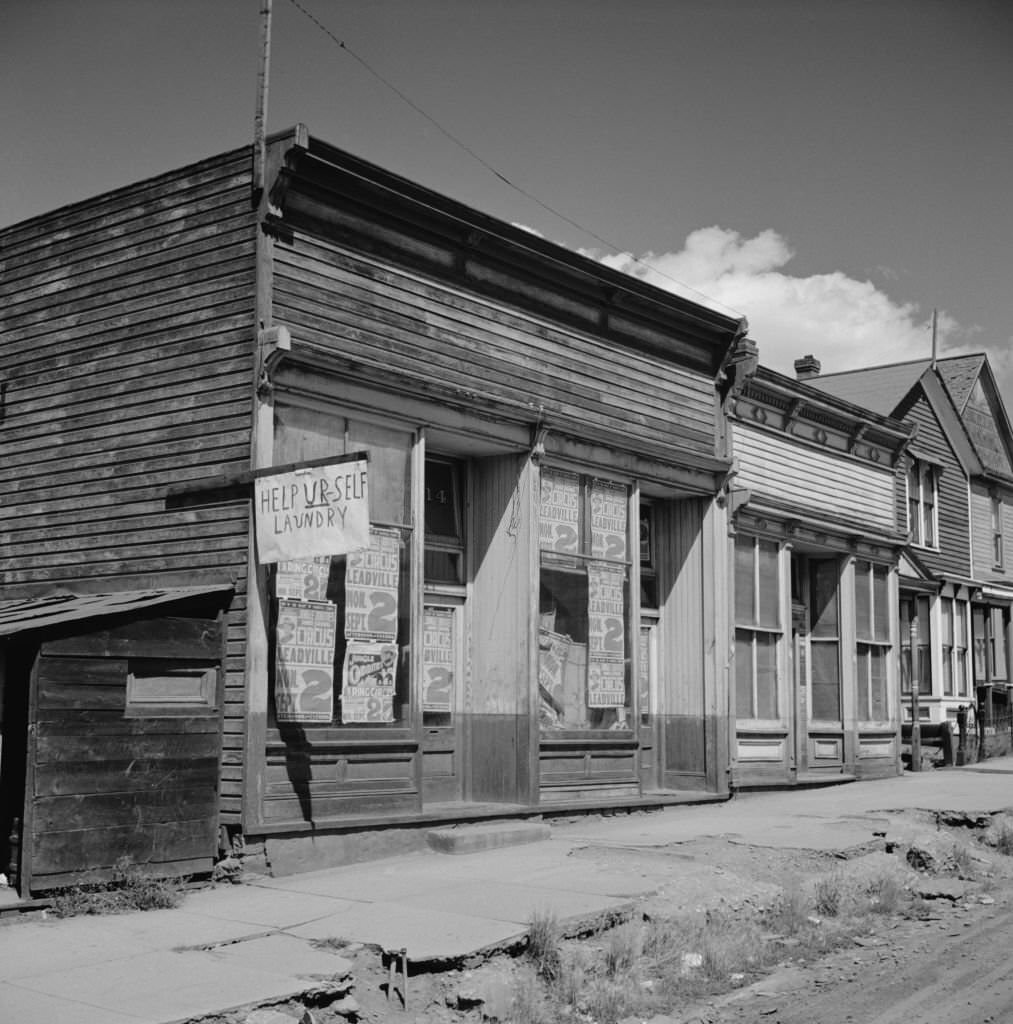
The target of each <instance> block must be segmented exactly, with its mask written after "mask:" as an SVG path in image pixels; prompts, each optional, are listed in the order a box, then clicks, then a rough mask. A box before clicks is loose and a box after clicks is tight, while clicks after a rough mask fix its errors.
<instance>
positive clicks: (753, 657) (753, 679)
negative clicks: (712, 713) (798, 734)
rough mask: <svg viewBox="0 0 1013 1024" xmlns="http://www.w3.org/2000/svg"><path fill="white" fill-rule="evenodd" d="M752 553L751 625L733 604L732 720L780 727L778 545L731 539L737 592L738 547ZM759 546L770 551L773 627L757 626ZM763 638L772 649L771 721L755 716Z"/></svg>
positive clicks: (781, 623) (781, 627) (753, 539)
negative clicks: (745, 698) (743, 691)
mask: <svg viewBox="0 0 1013 1024" xmlns="http://www.w3.org/2000/svg"><path fill="white" fill-rule="evenodd" d="M747 543H748V545H749V546H750V547H751V549H752V555H751V576H752V579H751V601H750V604H751V608H752V621H751V622H742V621H740V618H741V616H740V614H739V608H740V604H739V601H738V600H736V601H735V615H734V629H735V648H736V669H735V717H736V720H737V721H747V722H770V723H782V722H783V719H784V711H783V708H782V703H783V700H782V693H781V689H782V682H783V675H784V667H783V664H782V654H781V648H782V646H783V644H782V640H783V638H784V621H783V619H784V612H783V609H782V599H783V590H784V583H783V580H782V578H781V545H780V544H779V543H778V542H777V541H776V540H769V539H766V538H763V537H758V536H749V535H744V536H737V537H736V538H735V542H734V546H735V548H736V557H735V559H734V563H735V586H736V588H738V585H739V568H738V566H739V560H738V555H737V552H738V549H739V547H740V545H745V544H747ZM761 545H769V546H770V547H772V548H773V549H774V567H775V572H774V579H775V580H776V584H777V592H776V594H775V595H774V610H775V622H774V624H773V625H764V624H762V623H761V622H760V619H761V617H762V616H761V614H760V610H761V605H760V594H761V591H760V582H761V581H760V576H761V573H760V554H759V553H760V547H761ZM741 636H747V637H748V645H749V656H750V664H749V683H750V699H749V711H750V712H751V713H750V714H748V715H744V714H742V711H741V709H740V705H739V700H740V679H741V677H740V675H739V673H740V671H741V669H742V666H741V665H740V664H739V660H740V659H739V657H738V648H739V641H740V637H741ZM761 636H762V637H764V639H765V642H769V643H771V645H772V647H773V655H774V657H773V668H774V676H773V679H772V681H771V693H770V694H769V695H768V696H769V699H770V700H771V702H772V704H773V710H774V715H773V717H769V716H764V717H760V716H759V715H758V714H757V712H758V711H759V709H760V706H761V700H760V679H759V672H758V667H759V660H758V655H757V651H758V649H759V637H761Z"/></svg>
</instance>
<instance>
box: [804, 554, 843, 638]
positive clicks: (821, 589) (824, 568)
mask: <svg viewBox="0 0 1013 1024" xmlns="http://www.w3.org/2000/svg"><path fill="white" fill-rule="evenodd" d="M837 580H838V569H837V561H836V560H835V559H827V560H826V561H820V562H813V563H812V571H811V575H810V585H811V594H810V601H811V609H810V618H811V623H812V633H813V636H825V637H836V636H837V635H838V632H837V630H838V624H837Z"/></svg>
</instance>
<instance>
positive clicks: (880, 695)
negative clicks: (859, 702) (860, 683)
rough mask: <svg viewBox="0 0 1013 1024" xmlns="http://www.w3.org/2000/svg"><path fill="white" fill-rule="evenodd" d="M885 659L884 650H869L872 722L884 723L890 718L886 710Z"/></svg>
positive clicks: (876, 648) (885, 651)
mask: <svg viewBox="0 0 1013 1024" xmlns="http://www.w3.org/2000/svg"><path fill="white" fill-rule="evenodd" d="M886 658H887V650H886V648H884V647H872V648H870V650H869V698H870V704H871V711H872V714H871V720H872V721H874V722H885V721H887V720H888V719H889V717H890V715H889V713H888V712H887V709H886Z"/></svg>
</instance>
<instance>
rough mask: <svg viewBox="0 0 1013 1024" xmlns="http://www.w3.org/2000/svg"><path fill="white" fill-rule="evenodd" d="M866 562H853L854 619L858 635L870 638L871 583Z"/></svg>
mask: <svg viewBox="0 0 1013 1024" xmlns="http://www.w3.org/2000/svg"><path fill="white" fill-rule="evenodd" d="M871 575H872V574H871V572H870V565H869V563H868V562H856V563H855V619H856V623H855V626H856V629H857V632H858V636H859V638H860V639H862V640H871V639H872V585H871V580H870V576H871Z"/></svg>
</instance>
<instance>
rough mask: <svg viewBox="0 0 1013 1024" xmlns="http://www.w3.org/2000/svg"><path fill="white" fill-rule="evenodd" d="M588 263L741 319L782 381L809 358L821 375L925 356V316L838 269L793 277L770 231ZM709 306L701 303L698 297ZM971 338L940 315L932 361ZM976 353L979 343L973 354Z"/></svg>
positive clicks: (703, 233) (703, 235)
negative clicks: (817, 363)
mask: <svg viewBox="0 0 1013 1024" xmlns="http://www.w3.org/2000/svg"><path fill="white" fill-rule="evenodd" d="M584 254H585V255H587V256H591V257H593V258H596V259H600V260H601V262H603V263H605V264H607V265H608V266H611V267H613V268H615V269H617V270H622V271H624V272H625V273H628V274H631V275H632V276H634V277H638V278H641V279H643V280H645V281H649V282H650V283H651V284H654V285H657V286H659V287H661V288H665V289H667V290H669V291H673V292H677V293H678V294H681V295H684V296H686V297H687V298H691V299H695V300H696V301H703V302H705V303H706V304H710V305H716V306H718V307H724V310H725V311H732V312H734V313H737V314H739V315H745V316H746V317H747V318H748V320H749V333H750V337H752V338H753V340H754V341H756V343H757V345H758V346H759V349H760V360H761V362H763V363H764V365H766V366H769V367H771V368H772V369H775V370H779V371H781V372H782V373H787V374H789V375H791V374H793V363H794V361H795V360H796V359H797V358H799V357H800V356H803V355H806V354H808V353H812V354H813V355H815V356H816V358H817V359H819V360H820V362H821V363H822V366H823V371H824V372H827V373H831V372H834V371H839V370H847V369H854V368H856V367H861V366H875V365H879V364H883V363H894V362H903V361H906V360H909V359H925V358H928V357H929V356H931V354H932V334H931V319H932V316H931V311H930V312H928V313H925V312H923V311H921V310H920V309H919V307H918V306H917V305H916V304H915V303H910V302H907V303H905V302H897V301H896V300H894V299H892V298H891V297H890V296H889V295H887V294H886V293H885V292H883V291H881V290H880V289H879V288H878V287H877V286H876V285H874V284H873V283H872V282H871V281H859V280H856V279H855V278H852V277H849V276H848V275H847V274H844V273H842V272H840V271H833V272H831V273H828V274H812V275H810V276H808V277H795V276H793V275H792V274H790V273H788V272H786V270H785V268H786V266H787V265H788V264H789V263H790V262H791V260H792V258H793V256H794V252H793V251H792V249H791V246H790V245H789V244H788V241H787V240H786V239H785V238H784V237H783V236H782V235H780V234H778V233H777V232H776V231H773V230H770V229H768V230H766V231H761V232H760V233H759V234H758V235H756V236H755V237H754V238H743V236H742V235H741V234H740V233H739V232H737V231H731V230H729V229H727V228H722V227H718V226H714V227H709V228H700V229H699V230H697V231H694V232H692V234H690V235H689V236H688V237H687V238H686V242H685V244H684V245H683V247H682V249H680V250H679V251H678V252H667V253H661V254H657V253H646V254H644V255H643V256H642V257H639V258H636V257H634V256H633V255H632V254H630V253H620V254H618V255H614V256H601V255H599V254H598V253H597V252H595V251H593V250H592V251H585V253H584ZM703 296H706V297H707V299H709V300H711V301H710V302H709V303H707V299H705V298H703ZM970 333H972V332H969V331H966V330H964V329H962V328H961V327H960V325H959V324H957V323H956V322H955V321H954V320H953V319H952V318H951V317H948V316H947V315H946V314H945V313H940V315H939V318H938V342H939V353H940V355H943V354H946V355H955V354H957V353H958V352H959V351H961V350H964V351H971V350H972V349H970V348H969V347H968V346H967V344H966V342H967V341H968V340H969V339H968V336H969V334H970ZM978 350H979V351H980V346H979V347H978Z"/></svg>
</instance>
